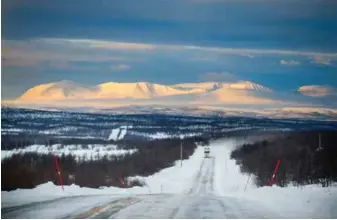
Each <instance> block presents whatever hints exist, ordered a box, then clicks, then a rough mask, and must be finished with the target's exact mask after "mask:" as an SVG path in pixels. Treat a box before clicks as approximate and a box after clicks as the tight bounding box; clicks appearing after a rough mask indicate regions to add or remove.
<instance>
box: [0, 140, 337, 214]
mask: <svg viewBox="0 0 337 220" xmlns="http://www.w3.org/2000/svg"><path fill="white" fill-rule="evenodd" d="M229 145H231V146H232V147H233V146H234V145H235V144H233V143H232V142H228V141H227V142H226V141H225V142H215V143H212V144H211V157H210V158H203V152H202V150H203V149H202V147H199V148H198V149H197V151H196V153H195V155H193V156H194V158H193V159H190V161H194V162H193V163H195V162H196V161H198V163H195V166H194V169H191V170H190V171H189V172H193V175H192V178H191V181H185V182H186V183H185V184H187V185H186V186H184V184H183V183H182V188H183V190H182V192H179V193H156V194H142V195H140V194H138V195H137V194H128V195H127V194H126V195H123V196H118V195H97V196H93V195H90V196H72V197H67V198H58V199H54V200H51V201H45V202H36V203H30V204H26V205H21V206H14V207H7V208H3V209H2V210H1V215H2V218H284V217H286V218H287V217H302V218H310V217H316V216H314V215H313V212H315V209H314V208H315V207H308V204H304V205H305V206H306V207H305V208H303V210H304V211H302V212H301V210H300V208H298V207H297V208H296V209H294V210H291V208H290V209H289V210H287V208H281V209H277V208H276V209H274V208H272V207H277V206H284V207H286V206H287V205H286V204H282V203H278V204H274V205H271V206H268V205H267V204H268V203H273V201H271V200H269V201H267V202H260V203H259V202H257V201H258V199H257V200H254V199H251V198H249V197H247V196H243V195H245V194H246V193H244V194H243V189H244V187H245V184H246V182H247V176H245V175H243V174H241V173H240V172H239V169H238V167H237V166H236V164H235V161H233V160H230V159H229V153H230V151H231V149H230V147H231V146H229ZM196 157H198V160H196ZM185 162H188V161H185ZM175 169H182V168H180V167H179V166H177V167H175ZM177 173H178V172H177ZM273 188H274V187H272V188H270V187H269V189H273ZM251 190H257V189H256V188H255V187H254V186H253V185H252V184H249V186H248V187H247V191H251ZM254 196H255V197H256V194H254ZM274 196H275V195H274ZM257 197H259V195H258V194H257ZM291 199H292V198H290V200H291ZM260 200H261V199H260ZM289 205H290V206H291V205H292V204H289ZM318 208H319V209H320V210H322V209H321V207H318ZM318 208H317V209H318ZM308 209H309V210H310V209H313V212H308V211H307V210H308ZM324 211H326V213H328V212H329V210H326V209H325V210H324ZM318 217H333V216H331V214H329V213H328V214H326V215H323V216H322V215H319V216H318ZM335 217H336V216H335Z"/></svg>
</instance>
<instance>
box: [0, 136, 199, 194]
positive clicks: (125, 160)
mask: <svg viewBox="0 0 337 220" xmlns="http://www.w3.org/2000/svg"><path fill="white" fill-rule="evenodd" d="M180 143H181V141H180V140H179V139H165V140H153V141H142V142H141V144H140V145H139V144H137V143H136V142H134V143H130V142H129V143H128V142H125V143H123V145H124V147H128V148H137V149H138V151H137V152H136V153H134V154H131V155H124V156H120V157H117V156H116V157H112V158H111V157H107V156H104V157H101V158H95V160H93V159H90V160H76V158H75V157H74V156H72V155H62V156H61V157H59V158H58V160H59V165H60V168H61V174H62V178H63V181H64V184H65V185H71V184H73V183H74V184H76V185H79V186H81V187H92V188H98V187H100V186H116V187H132V186H133V185H141V184H142V183H141V182H137V181H133V182H129V183H128V185H127V186H124V185H122V183H121V178H122V179H123V181H124V182H127V181H126V178H127V177H130V176H149V175H151V174H154V173H156V172H158V171H159V170H161V169H163V168H166V167H170V166H172V165H174V164H173V163H174V161H176V160H178V159H180ZM196 146H197V145H196V141H195V139H193V138H190V139H185V140H183V158H184V159H187V158H188V157H189V156H190V155H192V154H193V152H194V150H195V148H196ZM1 178H2V179H1V190H5V191H9V190H15V189H18V188H25V189H29V188H34V187H35V186H37V185H39V184H42V183H46V182H48V181H52V182H54V184H59V182H58V176H57V172H56V168H55V161H54V157H53V155H51V154H47V155H43V154H38V153H25V154H16V155H13V156H12V157H10V158H7V159H4V160H2V162H1Z"/></svg>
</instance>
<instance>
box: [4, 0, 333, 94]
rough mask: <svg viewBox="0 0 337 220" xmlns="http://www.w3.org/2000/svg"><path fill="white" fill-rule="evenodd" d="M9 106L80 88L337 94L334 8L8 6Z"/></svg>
mask: <svg viewBox="0 0 337 220" xmlns="http://www.w3.org/2000/svg"><path fill="white" fill-rule="evenodd" d="M1 2H2V3H1V4H2V72H1V79H2V83H1V84H2V85H1V92H2V95H1V96H2V99H14V98H17V97H18V96H19V95H21V94H22V93H24V92H25V91H26V90H27V89H28V88H30V87H32V86H35V85H37V84H41V83H46V82H52V81H59V80H73V81H76V82H79V83H83V84H89V85H91V84H92V85H95V84H98V83H102V82H107V81H118V82H135V81H148V82H156V83H161V84H174V83H181V82H202V81H236V80H249V81H253V82H255V83H259V84H262V85H264V86H267V87H270V88H272V89H275V90H281V91H295V90H296V89H297V88H298V87H300V86H303V85H329V86H334V87H336V86H337V37H336V36H337V13H336V11H337V1H335V0H71V1H69V0H57V1H46V0H3V1H1Z"/></svg>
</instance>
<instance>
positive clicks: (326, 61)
mask: <svg viewBox="0 0 337 220" xmlns="http://www.w3.org/2000/svg"><path fill="white" fill-rule="evenodd" d="M332 61H333V59H332V57H330V56H319V55H317V56H313V60H312V61H311V63H315V64H320V65H326V66H330V65H332V63H331V62H332Z"/></svg>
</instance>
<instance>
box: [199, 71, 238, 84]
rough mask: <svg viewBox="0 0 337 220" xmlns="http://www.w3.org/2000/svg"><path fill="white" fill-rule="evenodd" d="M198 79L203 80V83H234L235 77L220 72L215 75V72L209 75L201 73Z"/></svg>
mask: <svg viewBox="0 0 337 220" xmlns="http://www.w3.org/2000/svg"><path fill="white" fill-rule="evenodd" d="M199 78H200V79H201V80H205V81H220V82H222V81H226V82H228V81H236V80H237V77H236V76H235V75H234V74H232V73H229V72H220V73H216V72H209V73H203V74H201V75H199Z"/></svg>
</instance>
